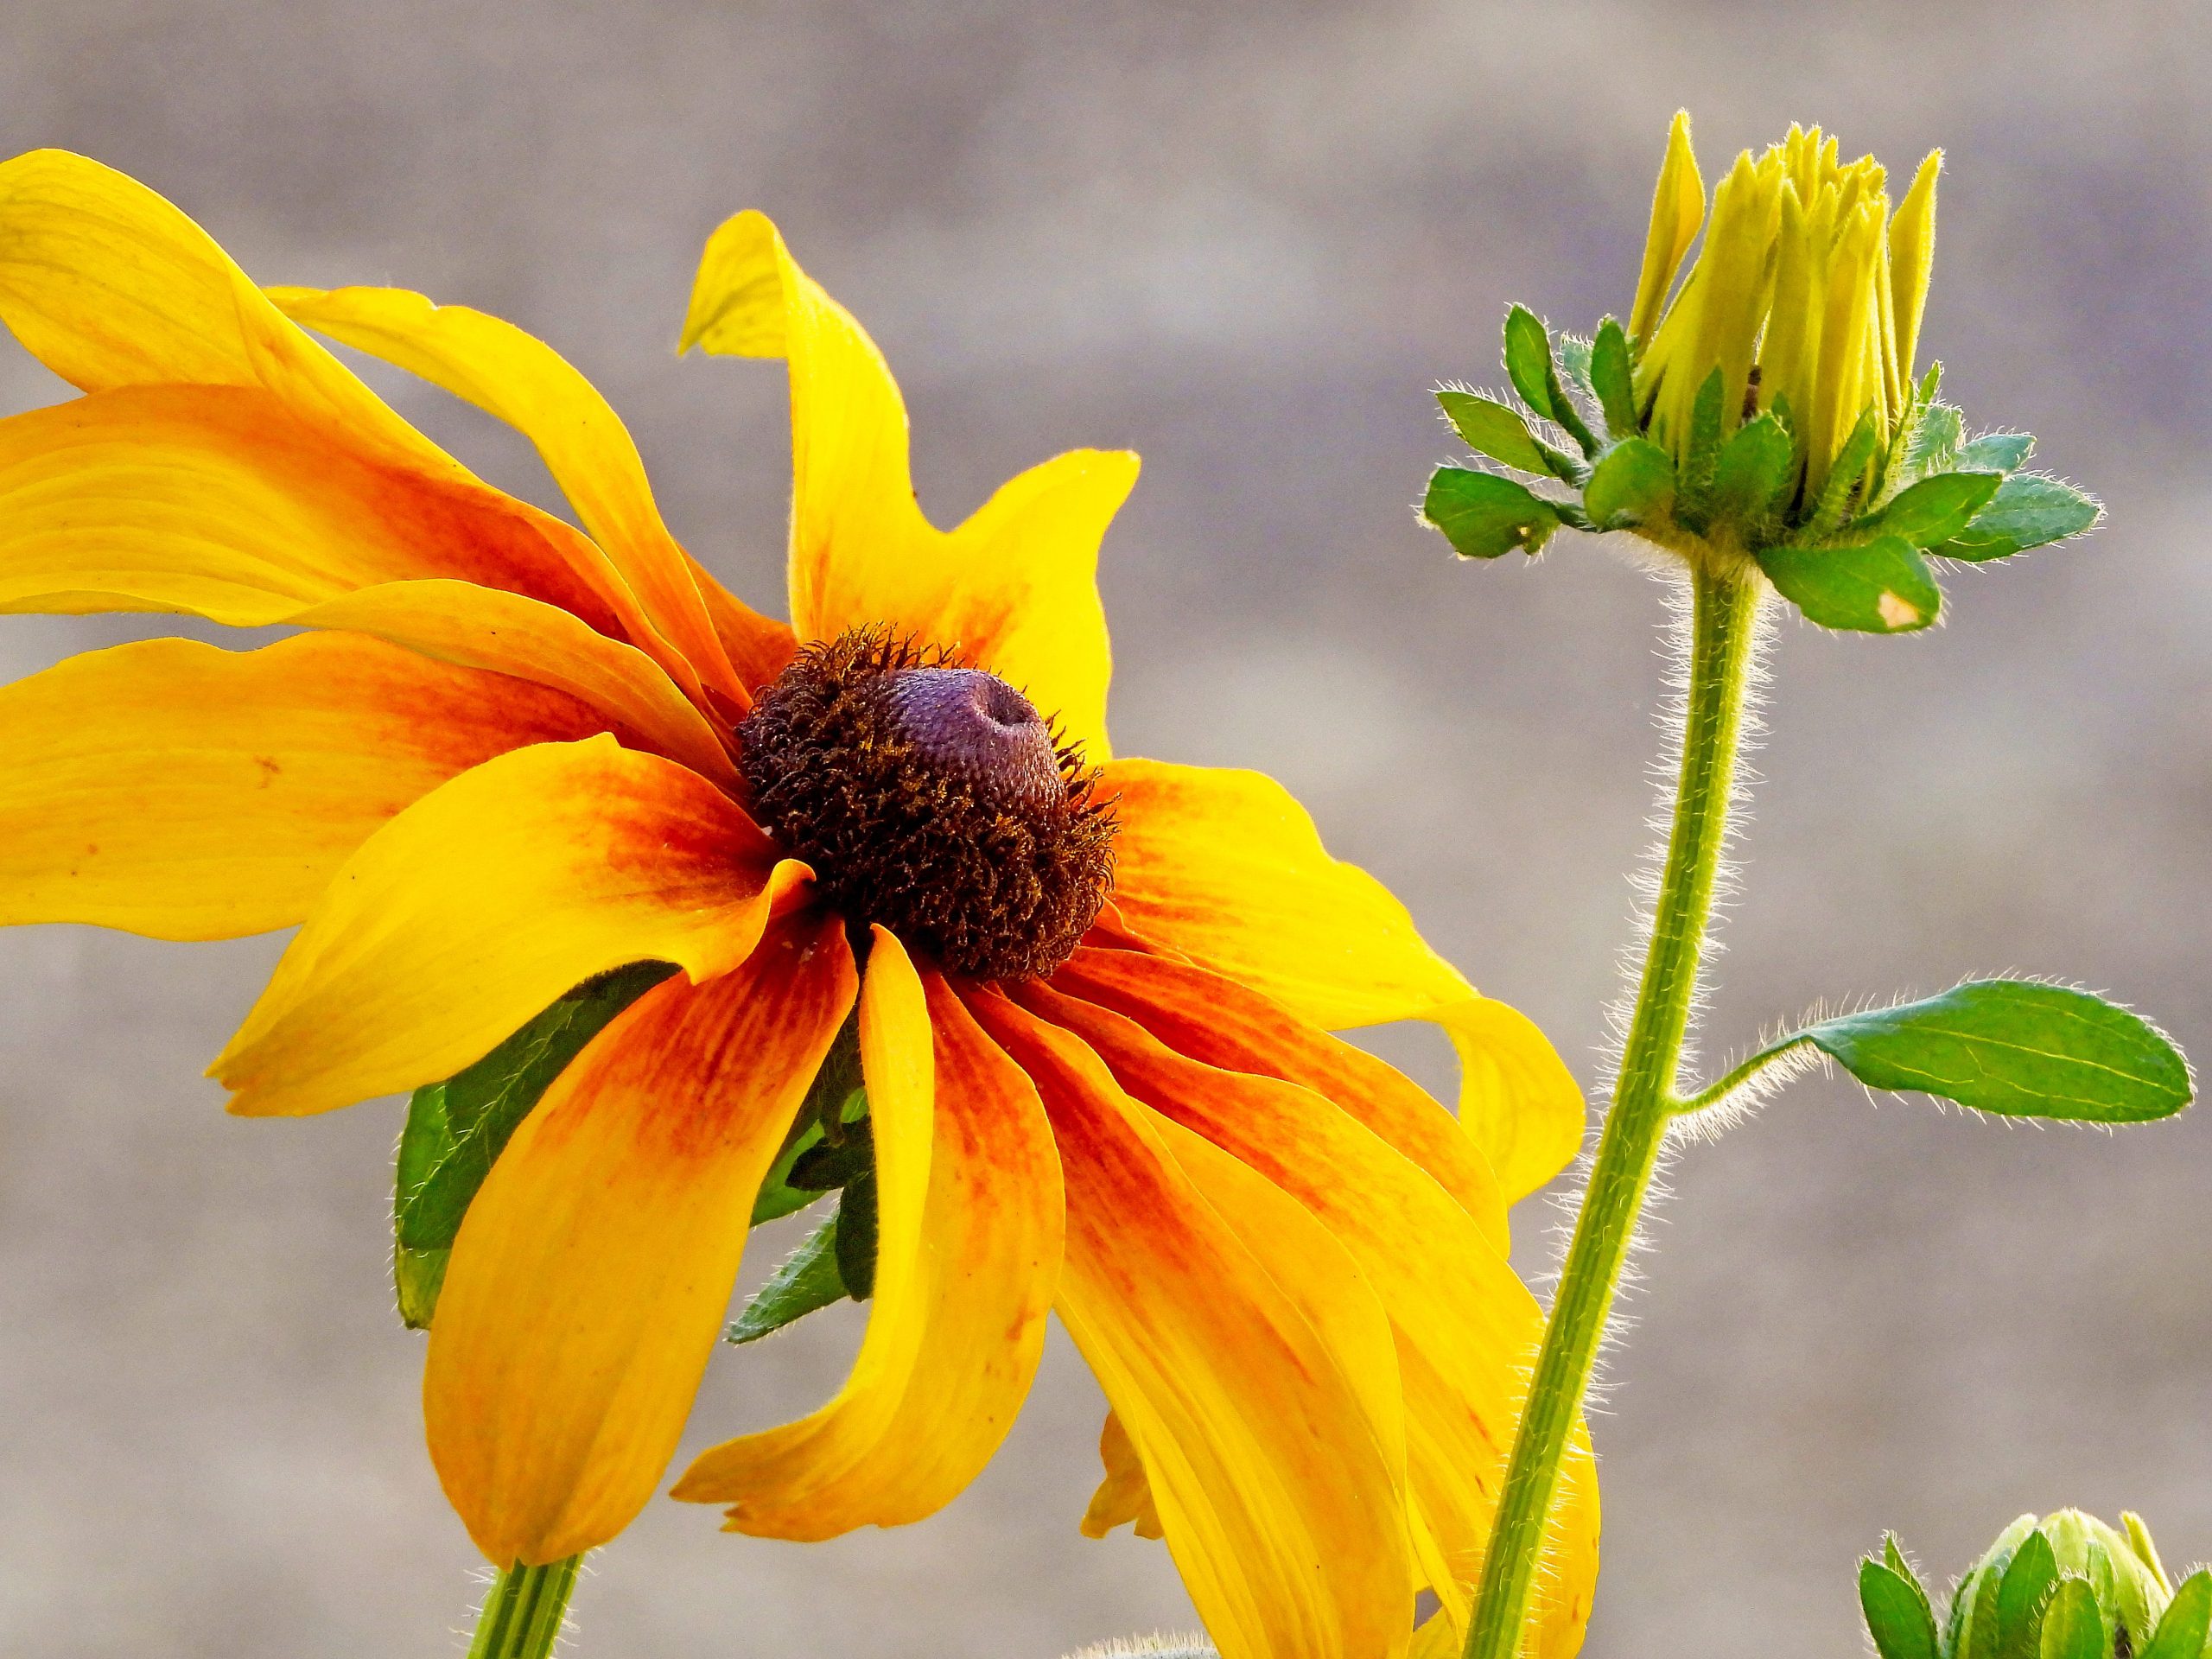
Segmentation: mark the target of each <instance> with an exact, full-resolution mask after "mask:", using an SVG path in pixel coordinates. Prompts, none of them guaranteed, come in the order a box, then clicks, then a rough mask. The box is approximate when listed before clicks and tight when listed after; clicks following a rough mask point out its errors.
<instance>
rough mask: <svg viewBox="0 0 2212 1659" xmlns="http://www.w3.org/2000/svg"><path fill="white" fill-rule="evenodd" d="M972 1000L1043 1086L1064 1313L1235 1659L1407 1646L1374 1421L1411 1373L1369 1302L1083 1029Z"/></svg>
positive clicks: (1180, 1561)
mask: <svg viewBox="0 0 2212 1659" xmlns="http://www.w3.org/2000/svg"><path fill="white" fill-rule="evenodd" d="M969 1007H971V1008H972V1009H973V1010H974V1011H975V1013H976V1017H977V1018H978V1020H980V1021H981V1022H982V1026H983V1027H984V1029H985V1030H986V1031H987V1032H988V1033H990V1034H991V1036H992V1037H993V1038H994V1039H995V1040H996V1041H997V1042H999V1044H1000V1045H1001V1046H1003V1047H1005V1048H1006V1049H1007V1052H1009V1053H1010V1054H1012V1055H1013V1057H1014V1058H1015V1059H1016V1060H1017V1061H1019V1062H1020V1065H1021V1066H1022V1068H1023V1069H1024V1070H1025V1071H1027V1072H1028V1073H1029V1075H1030V1077H1032V1079H1033V1080H1034V1081H1035V1082H1036V1084H1037V1085H1038V1089H1039V1093H1040V1095H1041V1096H1043V1098H1044V1101H1045V1107H1046V1112H1047V1114H1048V1115H1049V1116H1050V1117H1051V1119H1052V1132H1053V1135H1054V1137H1055V1139H1056V1140H1057V1141H1058V1146H1059V1150H1060V1161H1061V1167H1062V1169H1063V1171H1064V1172H1065V1180H1066V1185H1067V1198H1068V1237H1067V1263H1066V1268H1065V1272H1064V1274H1063V1276H1062V1279H1061V1289H1060V1300H1059V1311H1060V1317H1061V1319H1063V1320H1064V1321H1065V1324H1066V1325H1067V1327H1068V1331H1069V1333H1070V1334H1071V1336H1073V1337H1074V1338H1075V1341H1076V1344H1077V1347H1079V1348H1080V1349H1081V1350H1082V1351H1083V1354H1084V1358H1085V1359H1086V1360H1088V1361H1089V1362H1090V1367H1091V1370H1093V1371H1094V1372H1095V1373H1096V1375H1097V1377H1098V1380H1099V1383H1100V1384H1101V1386H1102V1387H1103V1389H1105V1392H1106V1397H1107V1399H1108V1400H1109V1402H1111V1403H1112V1405H1113V1408H1114V1410H1115V1412H1116V1414H1118V1415H1119V1417H1120V1418H1121V1420H1122V1423H1123V1424H1124V1425H1126V1427H1127V1428H1128V1434H1129V1437H1130V1440H1131V1442H1132V1444H1133V1445H1134V1446H1135V1448H1136V1451H1137V1453H1138V1456H1139V1458H1140V1459H1141V1461H1142V1463H1143V1465H1144V1468H1145V1472H1146V1476H1147V1480H1148V1482H1149V1484H1150V1487H1151V1490H1152V1494H1153V1497H1154V1502H1155V1503H1157V1505H1158V1510H1159V1515H1160V1523H1161V1526H1162V1529H1163V1530H1164V1532H1165V1535H1166V1541H1167V1547H1168V1549H1169V1551H1170V1552H1171V1553H1172V1554H1173V1556H1174V1558H1175V1563H1176V1566H1177V1567H1178V1568H1179V1570H1180V1571H1181V1573H1182V1575H1183V1581H1184V1584H1185V1586H1186V1587H1187V1588H1188V1590H1189V1591H1190V1593H1191V1599H1192V1602H1193V1603H1194V1604H1195V1605H1197V1607H1198V1613H1199V1616H1200V1617H1201V1618H1204V1619H1205V1623H1206V1627H1207V1629H1208V1630H1210V1631H1211V1634H1212V1636H1213V1637H1214V1640H1215V1642H1216V1643H1217V1645H1218V1646H1219V1648H1220V1649H1221V1652H1222V1654H1223V1656H1224V1659H1369V1656H1376V1659H1392V1656H1396V1655H1399V1654H1402V1653H1403V1652H1404V1650H1405V1648H1406V1644H1407V1642H1408V1638H1409V1637H1410V1634H1411V1629H1412V1617H1411V1614H1412V1569H1411V1566H1410V1562H1409V1558H1408V1541H1407V1522H1406V1511H1405V1500H1404V1495H1403V1491H1402V1479H1403V1465H1402V1455H1403V1452H1402V1440H1401V1439H1400V1438H1399V1436H1400V1435H1401V1434H1402V1428H1401V1427H1399V1426H1398V1425H1397V1424H1395V1422H1393V1421H1378V1420H1377V1413H1378V1411H1382V1412H1385V1413H1386V1415H1387V1408H1388V1407H1389V1404H1390V1403H1391V1402H1389V1400H1388V1399H1387V1398H1386V1397H1385V1396H1387V1395H1388V1394H1389V1392H1390V1391H1391V1390H1394V1389H1395V1377H1394V1376H1389V1371H1390V1365H1391V1359H1390V1354H1389V1341H1388V1334H1387V1327H1384V1326H1383V1325H1382V1321H1381V1319H1380V1317H1379V1312H1378V1310H1377V1308H1376V1304H1375V1302H1374V1300H1373V1297H1372V1295H1371V1294H1370V1293H1369V1292H1368V1291H1367V1290H1366V1288H1365V1287H1364V1286H1363V1284H1362V1283H1361V1281H1360V1280H1359V1278H1358V1275H1357V1273H1356V1272H1353V1271H1352V1270H1351V1266H1350V1263H1349V1262H1348V1261H1345V1260H1344V1259H1343V1258H1342V1255H1341V1252H1339V1251H1337V1250H1336V1247H1335V1246H1334V1245H1333V1244H1332V1242H1331V1241H1330V1240H1329V1239H1328V1238H1327V1236H1326V1235H1325V1234H1324V1233H1322V1232H1321V1230H1320V1229H1319V1227H1318V1225H1316V1224H1313V1221H1312V1218H1311V1217H1306V1216H1304V1214H1303V1212H1302V1211H1299V1209H1298V1206H1297V1205H1295V1204H1294V1202H1293V1201H1291V1200H1290V1199H1289V1198H1287V1197H1285V1196H1284V1195H1283V1194H1281V1193H1280V1192H1259V1191H1257V1190H1255V1187H1254V1185H1253V1184H1252V1183H1251V1182H1245V1181H1242V1180H1240V1179H1238V1175H1237V1173H1236V1171H1234V1170H1224V1168H1223V1167H1222V1165H1224V1164H1226V1163H1228V1162H1230V1161H1231V1160H1219V1161H1218V1162H1208V1161H1205V1160H1204V1156H1203V1154H1198V1156H1199V1159H1200V1162H1199V1163H1198V1165H1197V1166H1186V1165H1185V1162H1184V1161H1182V1154H1181V1153H1179V1151H1177V1150H1175V1149H1173V1148H1172V1147H1171V1145H1170V1141H1171V1138H1172V1135H1173V1126H1172V1125H1168V1124H1165V1123H1163V1122H1160V1120H1158V1119H1157V1118H1155V1117H1154V1116H1153V1115H1152V1114H1150V1113H1148V1112H1147V1111H1146V1110H1145V1109H1142V1108H1141V1107H1140V1106H1138V1105H1137V1104H1136V1103H1135V1102H1132V1101H1130V1100H1129V1099H1128V1097H1127V1096H1125V1095H1123V1094H1122V1091H1121V1090H1119V1089H1118V1088H1116V1086H1115V1084H1114V1081H1113V1079H1112V1078H1111V1077H1109V1075H1108V1074H1107V1073H1106V1071H1105V1069H1104V1067H1103V1065H1101V1064H1100V1063H1099V1061H1098V1059H1097V1058H1096V1056H1095V1055H1093V1054H1092V1053H1090V1051H1089V1050H1088V1049H1087V1048H1085V1047H1084V1045H1083V1044H1082V1043H1081V1042H1079V1041H1077V1039H1075V1038H1073V1037H1071V1036H1070V1035H1069V1034H1068V1033H1065V1032H1063V1031H1060V1030H1058V1029H1056V1028H1054V1027H1052V1026H1050V1025H1047V1024H1046V1023H1045V1022H1043V1021H1041V1020H1037V1019H1036V1018H1034V1017H1033V1016H1032V1015H1029V1014H1025V1013H1024V1012H1023V1011H1021V1010H1020V1009H1018V1008H1016V1007H1014V1006H1013V1005H1012V1004H1009V1003H1007V1002H1005V1001H1002V1000H1001V999H999V998H997V997H995V996H992V995H988V994H985V995H976V996H974V997H971V999H970V1001H969ZM1247 1173H1249V1172H1247ZM1254 1179H1255V1180H1256V1178H1254ZM1258 1185H1260V1186H1264V1185H1265V1183H1264V1182H1261V1183H1258ZM1248 1245H1249V1247H1248ZM1263 1248H1264V1249H1266V1250H1267V1251H1268V1255H1269V1259H1270V1260H1272V1261H1274V1262H1278V1263H1281V1264H1282V1266H1283V1269H1284V1271H1283V1274H1282V1276H1281V1277H1280V1278H1278V1277H1277V1276H1276V1275H1275V1274H1272V1273H1270V1272H1269V1270H1268V1268H1267V1267H1266V1266H1264V1265H1263V1264H1262V1260H1261V1258H1260V1257H1259V1256H1258V1255H1255V1249H1263ZM1332 1252H1335V1254H1334V1255H1333V1256H1332ZM1386 1383H1387V1386H1385V1384H1386Z"/></svg>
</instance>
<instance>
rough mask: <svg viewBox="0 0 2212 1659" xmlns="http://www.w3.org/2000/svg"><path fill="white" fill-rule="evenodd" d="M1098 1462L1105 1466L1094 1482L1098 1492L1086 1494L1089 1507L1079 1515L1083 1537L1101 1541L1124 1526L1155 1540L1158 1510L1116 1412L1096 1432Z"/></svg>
mask: <svg viewBox="0 0 2212 1659" xmlns="http://www.w3.org/2000/svg"><path fill="white" fill-rule="evenodd" d="M1098 1461H1099V1462H1100V1464H1102V1465H1104V1467H1105V1471H1106V1478H1104V1479H1103V1480H1102V1481H1100V1482H1099V1483H1098V1490H1097V1491H1095V1492H1093V1493H1092V1494H1091V1495H1090V1508H1088V1509H1086V1510H1084V1512H1083V1535H1084V1537H1086V1538H1103V1537H1104V1536H1105V1535H1107V1534H1108V1533H1109V1532H1111V1531H1113V1530H1114V1529H1115V1528H1116V1527H1118V1526H1122V1525H1127V1526H1128V1528H1129V1529H1131V1530H1132V1531H1133V1532H1135V1534H1136V1535H1137V1536H1138V1537H1140V1538H1157V1537H1159V1536H1160V1511H1159V1510H1158V1509H1157V1508H1155V1507H1154V1503H1153V1501H1152V1485H1151V1483H1150V1482H1148V1481H1147V1480H1146V1479H1145V1478H1144V1465H1143V1464H1142V1463H1141V1462H1140V1461H1139V1460H1138V1459H1137V1448H1136V1446H1135V1443H1134V1442H1133V1441H1131V1440H1130V1439H1129V1431H1128V1429H1126V1428H1124V1427H1122V1419H1121V1417H1120V1415H1119V1414H1117V1413H1115V1412H1111V1411H1109V1412H1108V1413H1107V1414H1106V1427H1103V1428H1102V1429H1101V1430H1099V1431H1098Z"/></svg>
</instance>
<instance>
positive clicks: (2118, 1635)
mask: <svg viewBox="0 0 2212 1659" xmlns="http://www.w3.org/2000/svg"><path fill="white" fill-rule="evenodd" d="M2120 1521H2121V1527H2122V1528H2124V1530H2122V1529H2115V1528H2113V1527H2110V1526H2107V1524H2106V1523H2105V1522H2102V1521H2100V1520H2098V1519H2097V1518H2096V1517H2095V1516H2089V1515H2084V1514H2083V1513H2082V1511H2081V1510H2059V1511H2058V1512H2057V1513H2056V1514H2054V1515H2048V1516H2044V1517H2043V1518H2042V1519H2040V1520H2038V1519H2037V1517H2036V1516H2032V1515H2024V1516H2021V1517H2020V1518H2019V1519H2018V1520H2017V1521H2015V1522H2013V1523H2012V1525H2011V1526H2009V1527H2007V1528H2005V1530H2004V1531H2003V1532H2001V1533H1999V1535H1998V1537H1997V1541H1996V1542H1995V1543H1993V1544H1992V1545H1991V1546H1990V1547H1989V1549H1988V1551H1987V1552H1986V1554H1984V1555H1983V1556H1982V1558H1981V1559H1980V1560H1979V1561H1977V1562H1975V1563H1974V1567H1973V1568H1972V1569H1971V1570H1970V1571H1969V1572H1968V1573H1967V1575H1966V1576H1965V1577H1964V1578H1963V1579H1961V1580H1959V1584H1958V1587H1957V1589H1956V1590H1955V1591H1954V1592H1952V1596H1951V1605H1950V1608H1949V1611H1948V1613H1947V1614H1946V1615H1945V1616H1944V1618H1942V1620H1940V1621H1939V1620H1938V1619H1937V1618H1936V1611H1935V1607H1934V1604H1933V1603H1932V1602H1931V1600H1930V1599H1929V1595H1928V1592H1927V1590H1926V1588H1925V1587H1924V1586H1923V1585H1922V1583H1921V1581H1920V1578H1919V1575H1918V1574H1917V1573H1915V1572H1914V1570H1913V1568H1912V1566H1911V1564H1910V1562H1908V1561H1907V1560H1905V1558H1904V1552H1903V1551H1902V1550H1900V1549H1899V1548H1897V1540H1896V1539H1895V1538H1888V1539H1885V1540H1884V1541H1883V1544H1882V1554H1881V1555H1880V1556H1879V1557H1871V1556H1870V1557H1869V1558H1867V1559H1866V1560H1863V1561H1861V1562H1860V1563H1859V1607H1860V1610H1861V1611H1863V1612H1864V1613H1865V1615H1866V1630H1867V1634H1868V1635H1869V1636H1871V1637H1872V1638H1873V1642H1874V1648H1875V1651H1876V1652H1877V1653H1878V1655H1879V1656H1880V1659H2204V1655H2205V1654H2206V1652H2207V1648H2208V1643H2207V1637H2208V1627H2212V1572H2205V1571H2199V1572H2196V1573H2192V1574H2190V1576H2189V1577H2188V1578H2186V1579H2184V1580H2183V1581H2182V1583H2181V1584H2180V1586H2178V1587H2177V1586H2175V1585H2174V1583H2173V1582H2172V1580H2171V1579H2170V1578H2169V1577H2168V1576H2167V1573H2166V1569H2165V1567H2164V1564H2163V1563H2162V1562H2161V1561H2160V1560H2159V1559H2158V1548H2157V1547H2156V1546H2155V1545H2153V1544H2152V1541H2151V1535H2150V1533H2149V1531H2148V1530H2147V1529H2145V1527H2144V1525H2143V1522H2142V1521H2141V1519H2140V1518H2139V1516H2133V1515H2123V1516H2121V1517H2120Z"/></svg>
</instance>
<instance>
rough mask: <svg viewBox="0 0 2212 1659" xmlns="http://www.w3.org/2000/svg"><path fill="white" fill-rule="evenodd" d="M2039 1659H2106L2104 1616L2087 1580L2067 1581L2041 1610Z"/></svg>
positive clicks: (2052, 1593)
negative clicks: (2098, 1607)
mask: <svg viewBox="0 0 2212 1659" xmlns="http://www.w3.org/2000/svg"><path fill="white" fill-rule="evenodd" d="M2111 1651H2112V1649H2111V1648H2110V1647H2109V1646H2108V1645H2107V1642H2106V1639H2105V1621H2104V1615H2103V1614H2102V1613H2101V1612H2100V1611H2098V1610H2097V1597H2096V1592H2094V1590H2092V1589H2091V1588H2090V1587H2089V1581H2088V1580H2087V1579H2068V1580H2066V1581H2065V1582H2064V1583H2063V1584H2061V1585H2060V1586H2058V1588H2057V1589H2056V1590H2055V1591H2053V1592H2051V1597H2050V1605H2049V1606H2047V1607H2045V1608H2044V1614H2043V1638H2042V1640H2041V1641H2040V1642H2039V1643H2037V1652H2038V1654H2039V1655H2040V1659H2108V1656H2109V1655H2110V1654H2111Z"/></svg>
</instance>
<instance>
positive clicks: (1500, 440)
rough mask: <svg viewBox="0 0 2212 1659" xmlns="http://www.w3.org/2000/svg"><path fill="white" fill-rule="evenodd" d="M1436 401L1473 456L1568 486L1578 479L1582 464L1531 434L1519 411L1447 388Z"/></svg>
mask: <svg viewBox="0 0 2212 1659" xmlns="http://www.w3.org/2000/svg"><path fill="white" fill-rule="evenodd" d="M1436 401H1437V403H1438V404H1440V405H1441V406H1442V408H1443V410H1444V415H1445V418H1446V419H1447V420H1449V421H1450V422H1451V423H1452V430H1453V431H1455V432H1457V433H1458V434H1459V441H1460V442H1462V443H1465V445H1466V446H1467V448H1470V449H1471V450H1473V451H1474V452H1475V453H1476V454H1478V455H1488V456H1489V457H1490V458H1491V460H1492V461H1503V462H1504V463H1505V465H1507V466H1508V467H1517V468H1519V469H1520V470H1521V471H1522V472H1524V473H1544V474H1550V475H1551V476H1552V477H1554V478H1556V479H1560V480H1563V481H1564V482H1567V483H1570V484H1572V483H1575V482H1578V481H1579V480H1580V479H1581V478H1582V476H1583V474H1584V471H1585V468H1584V467H1583V466H1582V464H1581V463H1580V461H1576V460H1575V459H1574V458H1573V456H1572V455H1567V454H1561V453H1560V451H1559V450H1557V449H1554V448H1552V447H1551V445H1549V444H1548V443H1546V442H1544V441H1543V440H1542V439H1541V438H1539V437H1538V436H1537V435H1535V433H1533V432H1531V431H1530V430H1529V423H1528V422H1526V421H1524V420H1522V418H1521V414H1520V411H1519V410H1514V409H1509V408H1508V407H1507V406H1506V405H1505V404H1501V403H1499V402H1498V401H1497V399H1495V398H1491V397H1483V396H1482V395H1481V394H1480V393H1478V392H1472V391H1456V390H1452V389H1450V388H1446V390H1444V391H1439V392H1438V393H1437V394H1436Z"/></svg>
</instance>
